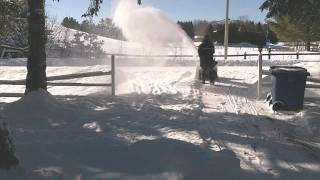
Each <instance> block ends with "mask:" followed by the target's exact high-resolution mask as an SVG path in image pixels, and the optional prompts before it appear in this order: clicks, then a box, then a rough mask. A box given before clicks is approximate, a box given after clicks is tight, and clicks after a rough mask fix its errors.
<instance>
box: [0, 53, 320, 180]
mask: <svg viewBox="0 0 320 180" xmlns="http://www.w3.org/2000/svg"><path fill="white" fill-rule="evenodd" d="M6 61H7V62H4V61H3V62H2V64H3V66H1V67H0V70H1V71H0V77H1V78H0V79H1V80H9V79H24V78H25V73H26V68H25V66H22V64H24V62H23V61H25V60H23V59H19V60H14V59H10V60H6ZM73 61H76V60H73ZM73 61H70V59H69V60H63V59H60V60H57V59H55V60H54V59H49V60H48V64H49V67H48V71H47V75H48V76H53V75H61V74H69V73H73V72H91V71H96V70H106V69H108V68H109V66H108V63H107V62H108V60H103V61H97V62H90V64H89V65H87V66H84V65H85V63H83V62H81V63H79V64H78V65H77V64H76V63H75V62H73ZM122 61H125V60H122ZM128 61H129V60H128ZM57 62H60V63H59V66H57V64H58V63H57ZM71 62H72V63H71ZM233 62H234V63H231V64H232V66H228V63H225V64H226V65H224V66H219V69H218V71H219V77H220V78H219V80H218V82H217V83H216V84H215V85H214V86H212V85H209V84H205V85H203V84H200V83H199V82H197V81H196V80H195V76H196V67H195V66H191V65H184V66H182V65H172V66H161V67H160V66H123V65H122V66H117V71H116V73H117V76H116V79H117V88H116V92H117V96H116V97H111V96H110V89H108V88H103V87H102V88H92V87H90V88H88V87H49V88H48V91H49V92H50V94H49V93H46V92H44V91H38V92H33V93H30V94H29V95H28V96H25V97H22V98H9V97H0V111H1V116H0V118H1V121H4V122H6V123H7V124H8V126H9V128H10V130H11V134H12V135H13V138H14V143H15V145H16V154H17V156H18V158H19V160H20V166H19V167H18V168H16V169H11V170H9V171H0V179H10V180H11V179H19V180H20V179H23V180H25V179H30V180H34V179H59V180H60V179H66V180H67V179H74V180H86V179H90V180H91V179H121V180H132V179H139V180H144V179H157V180H163V179H166V180H167V179H168V180H178V179H184V180H196V179H201V180H206V179H208V180H209V179H210V180H211V179H268V180H269V179H288V180H289V179H290V180H291V179H297V180H300V179H315V180H316V179H318V178H319V175H320V156H319V154H320V149H319V143H320V122H319V117H320V114H319V112H320V108H319V107H320V106H319V105H320V100H319V99H317V98H316V97H319V94H320V92H319V90H315V89H314V90H312V91H309V90H308V92H307V93H306V96H307V97H306V101H305V109H304V110H303V111H301V112H281V113H273V112H271V110H270V108H269V107H268V106H267V105H266V104H265V103H264V102H263V100H257V99H256V82H257V74H258V72H257V67H256V66H252V65H250V63H243V64H242V63H241V61H233ZM266 62H267V61H266ZM277 62H278V61H276V60H274V63H277ZM237 63H238V66H235V65H236V64H237ZM278 63H279V62H278ZM6 64H10V65H11V66H4V65H6ZM55 64H56V66H53V65H55ZM123 64H126V63H123ZM221 64H222V63H221ZM266 64H267V63H266ZM13 65H16V66H13ZM19 65H20V66H19ZM299 65H301V66H305V67H307V68H308V71H310V72H311V74H312V76H313V77H315V78H316V77H317V78H319V75H320V74H319V69H320V68H319V66H320V63H314V62H313V63H310V62H301V63H300V64H299ZM265 68H267V67H265ZM265 80H267V78H265ZM70 81H72V82H96V83H106V82H108V81H110V79H109V77H105V76H102V77H99V78H82V79H79V80H70ZM23 90H24V87H23V86H5V85H1V86H0V93H1V94H2V95H3V96H4V95H6V93H23ZM265 91H268V89H266V90H265ZM53 95H59V96H53ZM70 95H82V96H83V97H73V96H70ZM309 97H310V98H309Z"/></svg>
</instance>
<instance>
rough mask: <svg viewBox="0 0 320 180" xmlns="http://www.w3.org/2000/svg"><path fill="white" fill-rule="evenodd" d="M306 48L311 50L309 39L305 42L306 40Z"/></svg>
mask: <svg viewBox="0 0 320 180" xmlns="http://www.w3.org/2000/svg"><path fill="white" fill-rule="evenodd" d="M306 49H307V51H311V40H309V39H308V40H307V42H306Z"/></svg>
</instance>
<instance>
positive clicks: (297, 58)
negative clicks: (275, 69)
mask: <svg viewBox="0 0 320 180" xmlns="http://www.w3.org/2000/svg"><path fill="white" fill-rule="evenodd" d="M296 55H297V60H299V51H297V54H296Z"/></svg>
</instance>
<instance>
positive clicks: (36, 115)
mask: <svg viewBox="0 0 320 180" xmlns="http://www.w3.org/2000/svg"><path fill="white" fill-rule="evenodd" d="M4 115H5V118H6V119H8V122H7V123H8V124H9V126H10V127H15V128H17V127H23V128H26V127H32V128H35V127H41V128H45V127H59V126H61V125H64V124H66V123H67V122H68V121H70V120H72V119H73V118H72V111H70V109H68V108H67V107H66V106H65V105H62V104H61V103H60V102H58V101H57V100H56V99H55V98H54V97H53V96H52V95H51V94H50V93H48V92H47V91H45V90H38V91H34V92H30V93H29V94H28V95H26V96H24V97H22V98H21V99H19V100H18V101H16V102H13V103H11V104H8V105H7V106H6V107H5V110H4Z"/></svg>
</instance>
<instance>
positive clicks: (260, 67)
mask: <svg viewBox="0 0 320 180" xmlns="http://www.w3.org/2000/svg"><path fill="white" fill-rule="evenodd" d="M258 71H259V72H258V87H257V95H258V99H260V98H261V90H262V53H261V52H260V53H259V60H258Z"/></svg>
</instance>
